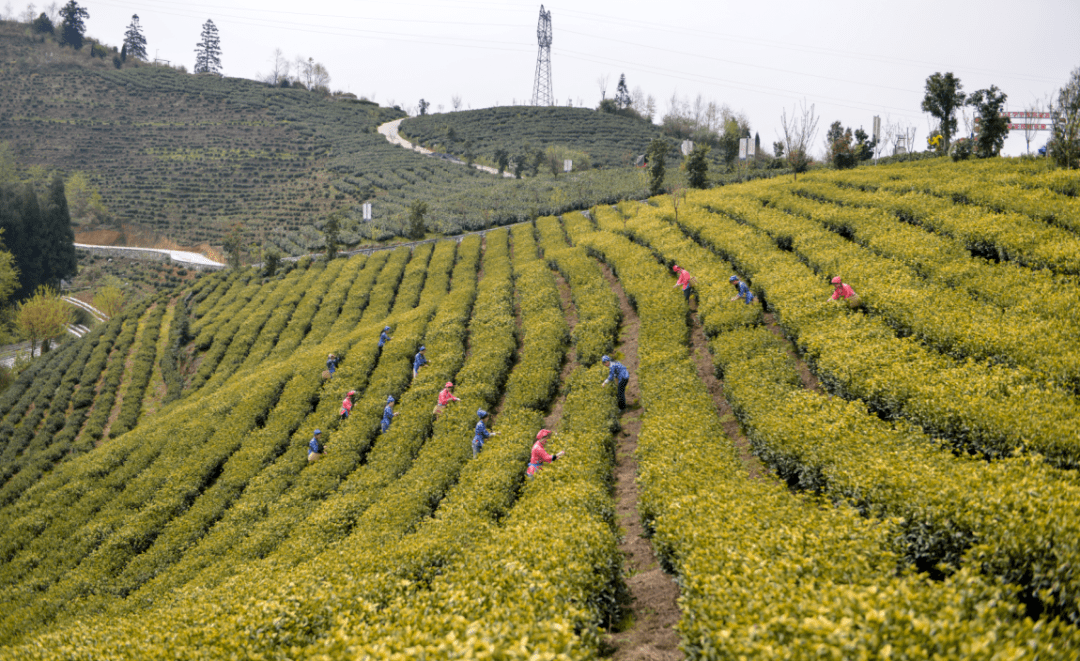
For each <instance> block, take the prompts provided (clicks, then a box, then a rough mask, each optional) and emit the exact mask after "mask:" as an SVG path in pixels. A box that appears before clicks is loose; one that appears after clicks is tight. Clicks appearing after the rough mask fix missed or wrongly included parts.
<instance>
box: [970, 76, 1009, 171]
mask: <svg viewBox="0 0 1080 661" xmlns="http://www.w3.org/2000/svg"><path fill="white" fill-rule="evenodd" d="M1008 98H1009V97H1008V95H1006V94H1005V93H1004V92H1002V91H1001V90H999V89H998V88H997V85H991V86H990V89H985V90H977V91H976V92H975V93H973V94H972V95H971V97H970V98H968V101H967V103H968V105H969V106H972V107H973V108H974V109H975V112H976V114H977V115H978V116H979V124H978V131H976V133H975V156H976V157H978V158H990V157H991V156H997V155H998V154H1000V153H1001V148H1002V147H1004V146H1005V138H1006V136H1008V135H1009V118H1008V117H1003V116H1002V110H1004V108H1005V100H1006V99H1008Z"/></svg>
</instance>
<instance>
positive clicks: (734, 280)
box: [728, 275, 754, 305]
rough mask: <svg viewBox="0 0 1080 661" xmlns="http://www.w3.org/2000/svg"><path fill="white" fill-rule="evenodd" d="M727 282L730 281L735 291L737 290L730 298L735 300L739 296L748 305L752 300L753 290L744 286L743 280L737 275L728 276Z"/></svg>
mask: <svg viewBox="0 0 1080 661" xmlns="http://www.w3.org/2000/svg"><path fill="white" fill-rule="evenodd" d="M728 282H730V283H731V286H732V287H734V288H735V291H736V292H737V293H736V294H735V296H733V297H732V298H731V300H733V301H737V300H739V299H740V298H741V299H743V300H745V301H746V304H747V305H750V303H751V302H753V300H754V292H752V291H750V288H749V287H747V286H746V283H745V282H743V281H742V280H739V276H737V275H733V276H731V277H730V278H728Z"/></svg>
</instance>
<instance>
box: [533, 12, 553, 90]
mask: <svg viewBox="0 0 1080 661" xmlns="http://www.w3.org/2000/svg"><path fill="white" fill-rule="evenodd" d="M536 40H537V42H539V43H540V52H539V53H537V54H536V80H535V82H533V96H532V104H533V105H534V106H551V105H554V104H555V97H554V95H553V94H552V93H551V12H550V11H544V5H540V22H539V23H538V24H537V26H536Z"/></svg>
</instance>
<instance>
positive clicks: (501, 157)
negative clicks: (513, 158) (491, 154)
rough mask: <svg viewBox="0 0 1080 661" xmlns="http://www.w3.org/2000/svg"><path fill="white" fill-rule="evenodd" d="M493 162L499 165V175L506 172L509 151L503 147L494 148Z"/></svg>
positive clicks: (508, 163)
mask: <svg viewBox="0 0 1080 661" xmlns="http://www.w3.org/2000/svg"><path fill="white" fill-rule="evenodd" d="M495 164H496V165H497V166H499V175H500V176H502V173H503V172H506V167H507V166H508V165H510V152H508V151H506V150H505V149H496V150H495ZM519 178H520V177H519Z"/></svg>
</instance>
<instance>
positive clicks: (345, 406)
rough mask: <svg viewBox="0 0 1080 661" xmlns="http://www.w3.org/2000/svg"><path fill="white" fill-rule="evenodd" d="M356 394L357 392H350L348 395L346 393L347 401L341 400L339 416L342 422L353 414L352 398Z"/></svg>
mask: <svg viewBox="0 0 1080 661" xmlns="http://www.w3.org/2000/svg"><path fill="white" fill-rule="evenodd" d="M355 394H356V391H355V390H350V391H349V392H348V393H346V395H345V399H343V400H341V408H340V409H339V410H338V415H339V416H341V419H342V420H345V419H347V418H348V417H349V414H350V413H352V406H353V401H352V398H353V395H355Z"/></svg>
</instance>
